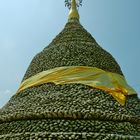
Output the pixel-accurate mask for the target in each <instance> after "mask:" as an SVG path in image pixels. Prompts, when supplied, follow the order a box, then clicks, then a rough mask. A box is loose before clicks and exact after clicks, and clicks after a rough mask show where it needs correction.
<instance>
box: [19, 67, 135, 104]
mask: <svg viewBox="0 0 140 140" xmlns="http://www.w3.org/2000/svg"><path fill="white" fill-rule="evenodd" d="M50 82H53V83H55V84H56V85H57V84H60V85H64V84H71V83H79V84H84V85H87V86H90V87H92V88H97V89H100V90H103V91H106V92H107V93H109V94H111V95H112V96H113V97H114V98H115V99H116V100H117V101H118V102H119V103H120V104H121V105H125V102H126V96H129V95H134V94H136V91H135V90H134V89H133V88H132V87H130V86H129V85H128V84H127V82H126V80H125V78H124V77H123V76H122V75H120V74H117V73H112V72H108V71H104V70H102V69H99V68H96V67H87V66H66V67H57V68H54V69H50V70H46V71H43V72H40V73H38V74H36V75H34V76H32V77H30V78H28V79H26V80H25V81H23V82H22V83H21V85H20V87H19V89H18V91H17V94H19V93H20V92H21V91H23V90H25V89H27V88H30V87H34V86H39V85H41V84H45V83H50Z"/></svg>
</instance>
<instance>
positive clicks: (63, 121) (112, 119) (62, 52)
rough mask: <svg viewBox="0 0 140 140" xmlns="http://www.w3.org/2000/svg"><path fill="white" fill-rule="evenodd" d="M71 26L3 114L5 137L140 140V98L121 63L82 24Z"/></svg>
mask: <svg viewBox="0 0 140 140" xmlns="http://www.w3.org/2000/svg"><path fill="white" fill-rule="evenodd" d="M70 7H71V8H70V13H69V18H68V22H67V23H66V25H65V27H64V29H63V30H62V31H61V32H60V33H59V34H58V35H57V36H56V37H55V39H53V41H52V42H51V43H50V44H49V45H48V46H47V47H46V48H45V49H44V50H43V51H41V52H40V53H38V54H37V55H36V56H35V57H34V58H33V60H32V62H31V64H30V66H29V68H28V69H27V71H26V73H25V76H24V78H23V80H22V83H21V86H20V87H19V89H18V91H17V93H16V94H15V95H14V96H13V97H12V98H11V99H10V101H9V102H8V103H7V104H6V105H5V106H4V107H3V108H2V109H1V110H0V139H2V140H3V139H7V140H8V139H10V140H21V139H24V140H26V139H27V140H29V139H30V140H58V139H59V140H64V139H66V140H68V139H69V140H82V139H84V140H86V139H88V140H103V139H106V140H115V139H116V140H140V100H139V99H138V97H137V94H136V93H135V91H134V90H133V89H132V88H131V87H130V86H129V85H128V84H127V82H126V80H125V78H124V75H123V73H122V71H121V69H120V66H119V65H118V63H117V62H116V60H115V59H114V58H113V57H112V55H111V54H109V53H108V52H107V51H105V50H104V49H103V48H101V46H99V45H98V43H97V42H96V40H95V39H94V38H93V37H92V36H91V34H90V33H88V32H87V31H86V30H85V29H84V27H83V26H82V25H81V24H80V22H79V14H78V11H77V6H76V1H75V0H72V2H71V4H70Z"/></svg>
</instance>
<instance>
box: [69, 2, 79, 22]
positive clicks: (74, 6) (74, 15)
mask: <svg viewBox="0 0 140 140" xmlns="http://www.w3.org/2000/svg"><path fill="white" fill-rule="evenodd" d="M74 18H75V19H78V20H79V13H78V10H77V4H76V1H75V0H71V8H70V12H69V17H68V19H69V20H70V19H74Z"/></svg>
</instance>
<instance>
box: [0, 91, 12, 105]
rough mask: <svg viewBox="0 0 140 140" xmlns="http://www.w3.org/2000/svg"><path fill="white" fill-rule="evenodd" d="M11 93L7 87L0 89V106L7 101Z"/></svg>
mask: <svg viewBox="0 0 140 140" xmlns="http://www.w3.org/2000/svg"><path fill="white" fill-rule="evenodd" d="M12 95H13V93H12V91H11V90H9V89H6V90H3V91H0V108H1V107H2V106H4V105H5V104H6V103H7V102H8V100H9V99H10V98H11V96H12Z"/></svg>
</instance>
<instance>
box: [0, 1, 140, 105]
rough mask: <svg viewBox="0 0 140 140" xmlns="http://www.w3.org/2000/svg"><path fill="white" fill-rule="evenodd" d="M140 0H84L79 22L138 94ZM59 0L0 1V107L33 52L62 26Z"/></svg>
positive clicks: (12, 91) (63, 10) (64, 16)
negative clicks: (112, 58)
mask: <svg viewBox="0 0 140 140" xmlns="http://www.w3.org/2000/svg"><path fill="white" fill-rule="evenodd" d="M139 6H140V0H83V6H82V7H81V8H80V9H79V13H80V22H81V24H82V25H83V26H84V27H85V28H86V29H87V30H88V31H89V32H90V33H91V34H92V35H93V37H94V38H95V39H96V41H97V42H98V43H99V44H100V45H101V46H102V47H103V48H104V49H106V50H107V51H108V52H110V53H111V54H112V55H113V56H114V57H115V59H116V60H117V62H118V63H119V64H120V66H121V68H122V71H123V73H124V75H125V77H126V79H127V81H128V83H129V84H130V85H131V86H132V87H134V88H135V90H136V91H137V92H138V93H139V96H140V76H139V71H140V55H139V53H140V26H139V25H140V8H139ZM67 15H68V9H67V8H65V6H64V0H1V1H0V107H2V106H3V105H4V104H5V103H6V102H7V101H8V100H9V98H10V97H11V96H12V95H13V94H15V92H16V90H17V88H18V87H19V84H20V82H21V80H22V78H23V76H24V74H25V71H26V69H27V67H28V66H29V64H30V62H31V60H32V58H33V57H34V56H35V55H36V54H37V53H38V52H40V51H41V50H42V49H43V48H44V47H46V46H47V45H48V44H49V43H50V42H51V40H52V39H53V38H54V37H55V36H56V35H57V34H58V33H59V32H60V31H61V30H62V29H63V27H64V25H65V23H66V22H67Z"/></svg>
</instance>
